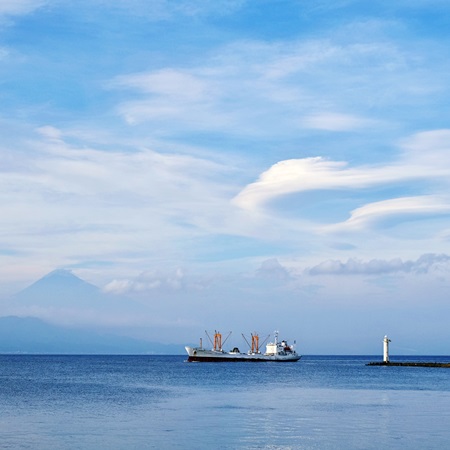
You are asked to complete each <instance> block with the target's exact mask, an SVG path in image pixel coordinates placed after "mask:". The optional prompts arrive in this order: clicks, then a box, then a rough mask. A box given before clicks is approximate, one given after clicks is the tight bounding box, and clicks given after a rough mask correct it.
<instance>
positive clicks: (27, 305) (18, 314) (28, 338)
mask: <svg viewBox="0 0 450 450" xmlns="http://www.w3.org/2000/svg"><path fill="white" fill-rule="evenodd" d="M149 319H150V316H149V313H148V312H147V311H146V310H145V309H144V307H143V306H142V305H140V304H139V303H136V302H134V301H133V300H131V299H129V298H127V297H124V296H115V295H112V294H107V293H104V292H103V291H102V290H101V289H100V288H98V287H97V286H94V285H93V284H91V283H88V282H86V281H84V280H82V279H81V278H79V277H77V276H76V275H74V274H73V273H72V272H71V271H69V270H64V269H58V270H54V271H53V272H50V273H49V274H47V275H45V276H44V277H42V278H40V279H39V280H37V281H36V282H34V283H33V284H31V285H30V286H28V287H27V288H25V289H23V290H22V291H20V292H18V293H17V294H15V295H14V296H12V297H11V299H10V302H9V305H8V306H7V307H6V314H5V313H4V317H0V352H3V353H15V352H23V353H83V354H84V353H105V354H111V353H112V354H142V353H154V354H182V353H184V349H183V346H182V345H175V344H174V345H172V344H161V343H155V342H148V341H146V340H140V339H134V338H131V337H129V336H127V334H128V331H130V329H131V330H133V329H135V328H136V327H147V323H148V320H149Z"/></svg>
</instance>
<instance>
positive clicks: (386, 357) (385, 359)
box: [383, 336, 391, 363]
mask: <svg viewBox="0 0 450 450" xmlns="http://www.w3.org/2000/svg"><path fill="white" fill-rule="evenodd" d="M389 342H391V340H390V339H389V338H388V337H387V336H385V337H384V339H383V362H385V363H388V362H389Z"/></svg>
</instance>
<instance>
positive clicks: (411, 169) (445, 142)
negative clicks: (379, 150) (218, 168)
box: [233, 130, 450, 230]
mask: <svg viewBox="0 0 450 450" xmlns="http://www.w3.org/2000/svg"><path fill="white" fill-rule="evenodd" d="M449 136H450V130H437V131H430V132H426V133H419V134H417V135H415V136H413V137H412V138H410V139H409V140H408V141H406V143H405V144H404V153H403V154H402V155H401V156H399V157H398V158H397V160H396V161H395V160H394V161H393V162H388V163H384V164H376V165H375V164H373V165H364V166H357V167H354V168H351V167H349V166H348V164H347V163H345V162H337V161H329V160H325V159H323V158H320V157H316V158H303V159H296V160H287V161H281V162H279V163H277V164H274V165H273V166H272V167H270V168H269V169H268V170H267V171H266V172H264V173H262V174H261V175H260V177H259V179H258V180H257V181H255V182H254V183H251V184H249V185H248V186H246V187H245V188H244V189H243V190H242V191H241V192H240V193H239V194H238V195H237V196H236V197H235V198H234V200H233V201H234V203H235V204H236V205H238V206H239V207H241V208H243V209H247V210H250V211H254V210H258V209H261V208H264V206H265V204H267V202H269V201H273V200H275V199H277V198H279V197H282V196H285V195H287V194H294V193H299V192H306V191H314V190H346V191H347V192H351V191H352V190H354V191H356V190H360V189H362V188H364V189H369V188H371V187H377V186H386V187H388V186H396V185H397V186H398V185H401V184H403V185H404V186H407V185H408V184H409V182H411V181H426V182H427V184H428V185H429V187H428V189H431V190H433V189H434V190H435V191H436V194H435V195H427V196H414V197H403V198H402V197H400V198H391V199H387V200H381V201H379V202H373V203H371V204H367V205H364V206H362V207H360V208H358V209H356V210H354V211H353V212H352V216H351V218H350V219H349V220H348V221H347V222H346V223H345V225H346V226H355V227H357V226H359V227H361V226H363V225H367V224H369V223H371V222H373V221H374V220H376V219H377V217H380V218H382V217H386V216H387V215H391V216H392V215H393V214H396V215H400V214H409V215H411V214H429V215H433V214H443V213H448V207H449V206H448V205H449V200H448V198H447V188H448V186H449V180H450V159H449V154H450V144H449V142H450V140H449ZM416 189H420V188H419V187H416ZM328 229H330V230H331V229H332V226H331V227H329V228H328Z"/></svg>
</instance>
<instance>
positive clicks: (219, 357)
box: [186, 347, 301, 362]
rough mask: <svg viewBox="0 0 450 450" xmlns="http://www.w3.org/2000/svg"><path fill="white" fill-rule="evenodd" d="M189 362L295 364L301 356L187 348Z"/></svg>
mask: <svg viewBox="0 0 450 450" xmlns="http://www.w3.org/2000/svg"><path fill="white" fill-rule="evenodd" d="M186 352H187V354H188V361H189V362H295V361H298V360H299V359H300V358H301V356H300V355H298V354H297V353H290V354H285V355H280V354H277V355H267V354H262V353H250V354H248V353H234V352H230V353H226V352H220V351H214V350H205V349H200V348H193V347H186Z"/></svg>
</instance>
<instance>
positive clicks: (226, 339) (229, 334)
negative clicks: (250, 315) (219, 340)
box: [220, 331, 231, 350]
mask: <svg viewBox="0 0 450 450" xmlns="http://www.w3.org/2000/svg"><path fill="white" fill-rule="evenodd" d="M230 336H231V331H230V332H229V333H228V336H227V337H226V338H225V340H224V341H223V344H222V345H225V342H227V341H228V338H229V337H230ZM220 349H221V350H222V347H221V348H220Z"/></svg>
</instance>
